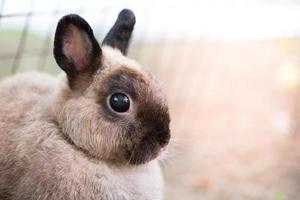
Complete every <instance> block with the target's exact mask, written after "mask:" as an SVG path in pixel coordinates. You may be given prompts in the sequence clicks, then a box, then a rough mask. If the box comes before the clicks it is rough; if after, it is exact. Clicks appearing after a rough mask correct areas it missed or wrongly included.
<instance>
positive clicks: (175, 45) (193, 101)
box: [0, 0, 300, 200]
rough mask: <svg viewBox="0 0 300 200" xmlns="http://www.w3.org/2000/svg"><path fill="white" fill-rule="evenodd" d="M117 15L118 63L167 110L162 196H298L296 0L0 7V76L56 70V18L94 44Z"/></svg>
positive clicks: (299, 9)
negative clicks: (83, 29)
mask: <svg viewBox="0 0 300 200" xmlns="http://www.w3.org/2000/svg"><path fill="white" fill-rule="evenodd" d="M123 8H130V9H132V10H133V11H134V12H135V14H136V17H137V23H136V28H135V32H134V36H133V40H132V46H131V48H130V52H129V57H131V58H134V59H136V60H138V61H139V62H140V63H141V64H142V65H143V66H145V68H146V69H147V70H151V71H152V72H153V73H154V74H156V75H157V76H158V77H159V79H160V80H162V82H163V86H164V90H165V92H166V94H167V97H168V100H169V104H170V110H171V116H172V123H171V126H172V127H171V129H172V134H173V135H172V141H171V144H170V146H169V150H168V153H167V154H166V155H165V156H164V161H163V171H164V176H165V179H166V188H165V197H166V198H165V199H167V200H181V199H187V200H196V199H206V200H219V199H222V200H227V199H228V200H235V199H236V200H243V199H245V200H252V199H253V200H254V199H255V200H258V199H262V200H287V199H289V200H295V199H300V145H299V143H300V142H299V140H300V131H299V128H300V2H299V1H298V0H235V1H234V0H195V1H193V0H185V1H182V0H152V1H139V0H127V1H124V0H123V1H122V0H110V1H99V0H97V1H96V0H86V1H83V0H72V1H71V0H70V1H67V0H64V1H62V0H51V1H43V0H22V1H20V0H0V77H1V78H3V77H7V76H11V75H13V74H15V73H21V72H24V71H31V70H38V71H44V72H46V73H50V74H57V73H59V72H60V70H59V68H58V67H57V65H56V63H55V61H54V59H53V56H52V48H53V46H52V43H53V36H54V31H55V26H56V23H57V21H58V20H59V18H61V17H62V16H63V15H65V14H69V13H77V14H80V15H81V16H83V17H84V18H85V19H86V20H87V21H88V22H89V23H90V24H91V26H92V27H93V28H94V31H95V33H96V36H97V38H98V40H99V41H102V39H103V37H104V35H105V34H106V33H107V31H108V30H109V28H110V27H111V26H112V24H113V23H114V20H115V19H116V17H117V14H118V12H119V11H120V10H121V9H123Z"/></svg>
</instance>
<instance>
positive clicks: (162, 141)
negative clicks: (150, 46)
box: [157, 130, 170, 148]
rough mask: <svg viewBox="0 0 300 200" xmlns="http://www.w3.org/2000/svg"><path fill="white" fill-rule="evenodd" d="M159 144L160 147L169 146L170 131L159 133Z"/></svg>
mask: <svg viewBox="0 0 300 200" xmlns="http://www.w3.org/2000/svg"><path fill="white" fill-rule="evenodd" d="M157 138H158V143H159V145H160V147H162V148H163V147H165V146H167V145H168V143H169V140H170V130H163V131H159V132H158V134H157Z"/></svg>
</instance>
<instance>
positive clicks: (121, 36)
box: [102, 9, 135, 55]
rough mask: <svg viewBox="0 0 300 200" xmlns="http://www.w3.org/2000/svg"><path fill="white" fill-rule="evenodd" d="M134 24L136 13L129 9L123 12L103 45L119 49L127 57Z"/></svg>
mask: <svg viewBox="0 0 300 200" xmlns="http://www.w3.org/2000/svg"><path fill="white" fill-rule="evenodd" d="M134 24H135V16H134V13H133V12H132V11H131V10H128V9H124V10H122V11H121V12H120V13H119V16H118V18H117V21H116V22H115V24H114V25H113V27H112V28H111V29H110V31H109V32H108V33H107V35H106V36H105V38H104V40H103V43H102V44H103V45H108V46H111V47H113V48H117V49H119V50H120V51H121V52H122V53H123V54H124V55H126V53H127V48H128V45H129V41H130V37H131V34H132V31H133V28H134Z"/></svg>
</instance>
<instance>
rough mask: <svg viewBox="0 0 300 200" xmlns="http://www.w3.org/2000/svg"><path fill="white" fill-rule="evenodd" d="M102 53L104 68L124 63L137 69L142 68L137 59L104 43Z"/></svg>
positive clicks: (123, 64)
mask: <svg viewBox="0 0 300 200" xmlns="http://www.w3.org/2000/svg"><path fill="white" fill-rule="evenodd" d="M102 54H103V55H102V66H103V68H108V67H114V66H120V65H122V66H127V67H129V68H132V69H136V70H140V69H141V67H140V65H139V64H138V63H137V62H136V61H134V60H132V59H129V58H127V57H125V56H124V55H123V54H122V53H121V52H120V51H119V50H118V49H114V48H112V47H110V46H106V45H104V46H102Z"/></svg>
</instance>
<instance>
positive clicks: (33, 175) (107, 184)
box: [0, 73, 162, 200]
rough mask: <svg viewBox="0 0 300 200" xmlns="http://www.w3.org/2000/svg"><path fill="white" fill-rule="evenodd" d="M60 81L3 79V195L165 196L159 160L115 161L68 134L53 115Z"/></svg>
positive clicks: (32, 76) (35, 76)
mask: <svg viewBox="0 0 300 200" xmlns="http://www.w3.org/2000/svg"><path fill="white" fill-rule="evenodd" d="M59 82H60V81H59V80H58V79H57V78H55V77H51V76H49V75H45V74H39V73H27V74H21V75H15V76H13V77H11V78H8V79H6V80H4V81H2V83H1V84H0V105H1V106H0V113H1V114H0V199H2V200H5V199H13V200H25V199H56V200H60V199H66V200H67V199H70V200H71V199H72V200H75V199H78V200H79V199H98V200H99V199H103V200H104V199H116V200H119V199H120V200H121V199H124V200H125V199H128V200H129V199H149V200H150V199H151V200H154V199H155V200H156V199H157V200H159V199H161V198H162V177H161V173H160V169H159V166H158V163H157V161H156V160H154V161H151V162H149V163H147V164H144V165H140V166H113V165H110V164H109V163H106V162H102V161H98V160H96V159H93V158H90V157H87V156H86V155H85V154H84V153H82V152H81V151H80V150H79V149H77V148H76V147H74V146H73V145H72V144H70V143H69V142H68V141H67V140H65V138H64V137H63V134H62V133H61V130H60V128H59V126H58V125H57V123H56V120H55V117H54V116H53V106H55V105H54V102H53V100H54V98H53V97H54V96H55V94H56V93H57V90H58V88H59V87H58V83H59ZM149 191H151V192H149Z"/></svg>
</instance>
